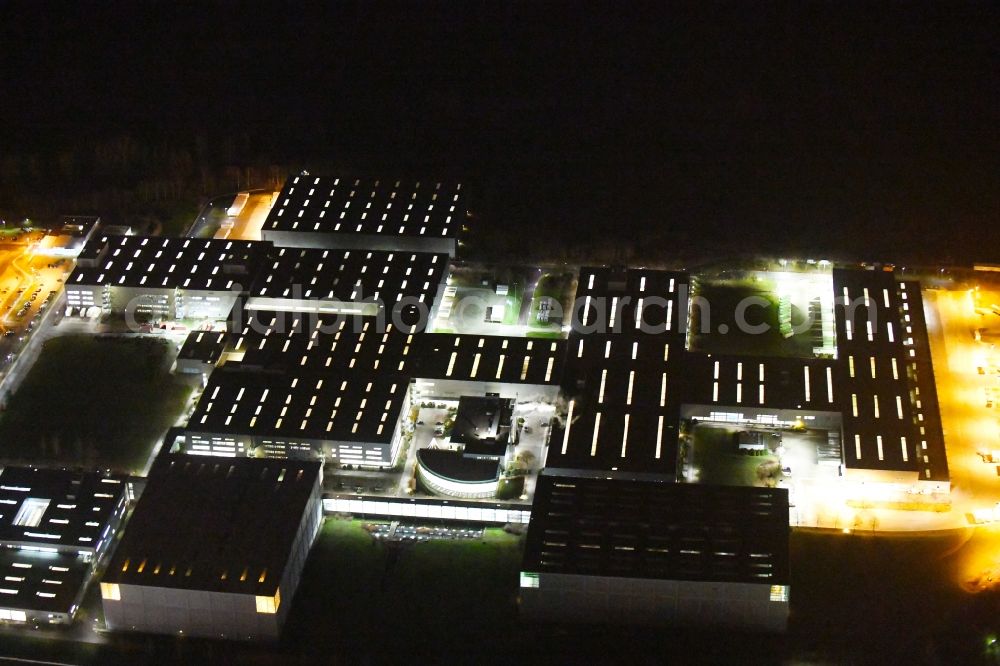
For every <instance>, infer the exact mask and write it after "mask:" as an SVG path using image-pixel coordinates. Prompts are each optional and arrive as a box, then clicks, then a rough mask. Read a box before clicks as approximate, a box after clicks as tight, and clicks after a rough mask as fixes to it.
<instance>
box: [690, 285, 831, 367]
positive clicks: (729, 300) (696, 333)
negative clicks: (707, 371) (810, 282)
mask: <svg viewBox="0 0 1000 666" xmlns="http://www.w3.org/2000/svg"><path fill="white" fill-rule="evenodd" d="M695 297H701V298H702V299H704V302H705V303H707V306H702V307H698V305H697V304H698V303H700V302H701V301H695V300H692V308H691V332H690V333H691V347H692V349H694V350H696V351H701V352H707V353H713V354H759V355H763V356H792V357H799V358H811V357H812V356H813V351H812V350H813V345H812V339H811V337H810V333H809V331H804V332H801V333H797V334H796V335H793V336H792V337H791V338H787V339H786V338H784V337H782V335H781V332H780V330H779V324H778V297H777V295H776V294H775V293H774V291H773V285H772V284H771V283H769V282H767V281H759V282H754V281H751V280H740V281H735V280H734V281H727V282H703V283H701V284H700V285H699V286H698V290H697V293H696V294H695ZM748 298H755V299H763V300H764V301H765V302H766V303H767V304H766V305H762V304H760V301H759V300H758V301H753V302H747V304H748V306H749V307H747V308H746V309H745V311H744V313H743V315H742V320H744V321H745V322H746V323H747V324H749V325H751V326H759V325H760V324H765V325H766V326H767V331H766V332H762V333H750V332H747V331H743V330H740V326H739V325H738V324H737V319H738V318H737V314H736V313H737V308H738V307H739V306H740V304H741V303H743V302H744V299H748ZM806 314H807V313H803V312H802V311H801V310H800V309H799V308H798V307H796V306H794V305H793V306H792V322H793V324H798V323H800V322H802V321H803V320H804V318H805V316H806ZM720 327H721V328H723V329H724V330H725V332H722V331H720V330H719V329H720Z"/></svg>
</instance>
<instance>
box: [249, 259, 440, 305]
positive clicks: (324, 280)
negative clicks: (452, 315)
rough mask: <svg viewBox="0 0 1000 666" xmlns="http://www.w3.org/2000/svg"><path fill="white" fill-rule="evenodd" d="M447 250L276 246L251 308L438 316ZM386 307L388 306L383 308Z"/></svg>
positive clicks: (251, 299)
mask: <svg viewBox="0 0 1000 666" xmlns="http://www.w3.org/2000/svg"><path fill="white" fill-rule="evenodd" d="M449 260H450V258H449V256H448V254H447V253H438V254H432V253H428V252H401V251H378V250H337V249H300V248H289V247H280V248H276V249H275V250H274V252H273V256H272V257H270V258H269V259H268V260H267V262H266V265H265V266H264V267H263V269H262V270H261V272H260V273H259V274H258V275H257V278H256V279H255V280H254V282H253V285H252V287H251V290H250V294H249V298H248V301H247V305H246V307H247V309H250V310H271V311H276V310H277V311H291V312H322V313H341V314H361V315H367V316H376V315H381V316H382V317H384V318H385V319H386V321H391V318H392V315H393V312H392V310H393V308H402V307H409V308H420V309H422V310H423V312H422V313H421V314H422V317H423V320H424V321H425V322H427V321H431V320H432V319H433V317H434V314H435V313H434V312H433V308H434V305H435V303H437V302H438V301H440V297H441V294H442V292H443V289H444V281H445V279H446V278H447V276H448V264H449ZM385 310H387V311H385Z"/></svg>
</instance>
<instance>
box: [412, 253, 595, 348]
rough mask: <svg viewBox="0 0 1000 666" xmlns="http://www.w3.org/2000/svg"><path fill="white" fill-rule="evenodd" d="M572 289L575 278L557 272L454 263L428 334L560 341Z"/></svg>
mask: <svg viewBox="0 0 1000 666" xmlns="http://www.w3.org/2000/svg"><path fill="white" fill-rule="evenodd" d="M575 288H576V281H575V276H574V274H573V273H571V272H566V271H561V270H548V269H543V268H535V267H527V266H513V267H510V266H503V267H497V266H490V265H484V264H466V265H455V266H453V267H452V271H451V275H450V276H449V277H448V282H447V285H446V287H445V292H444V295H443V298H442V301H441V306H440V308H439V309H438V313H437V318H436V320H435V321H434V322H433V323H432V330H433V331H435V332H453V333H469V334H475V335H514V336H519V337H520V336H537V337H557V338H558V337H564V334H563V332H562V327H563V324H564V323H566V322H567V321H568V317H569V316H570V307H571V305H572V302H573V294H574V293H575Z"/></svg>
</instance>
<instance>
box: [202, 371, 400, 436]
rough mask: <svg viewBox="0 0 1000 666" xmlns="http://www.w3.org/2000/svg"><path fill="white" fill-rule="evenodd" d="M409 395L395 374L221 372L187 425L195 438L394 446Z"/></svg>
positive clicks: (214, 376)
mask: <svg viewBox="0 0 1000 666" xmlns="http://www.w3.org/2000/svg"><path fill="white" fill-rule="evenodd" d="M409 389H410V384H409V380H408V379H407V378H405V377H400V376H398V375H392V374H388V375H387V374H380V373H367V374H350V373H349V372H345V371H344V370H343V368H338V369H331V371H330V372H329V373H324V374H316V373H308V372H303V373H299V372H296V371H295V370H294V369H289V370H288V371H287V372H273V371H269V372H260V371H256V370H243V369H241V368H240V367H239V364H229V363H227V364H226V365H225V366H223V367H221V368H217V369H216V370H215V371H214V372H213V373H212V376H211V378H210V379H209V380H208V385H207V386H206V387H205V391H204V393H203V394H202V397H201V399H199V401H198V405H197V406H196V408H195V410H194V413H193V414H192V415H191V418H190V420H189V421H188V425H187V430H188V432H192V433H216V434H230V435H252V436H256V437H280V438H282V439H292V440H339V441H350V442H390V441H392V435H393V431H394V429H395V427H396V422H397V420H398V418H399V414H400V410H401V409H402V408H403V403H404V402H405V400H406V395H407V392H408V391H409Z"/></svg>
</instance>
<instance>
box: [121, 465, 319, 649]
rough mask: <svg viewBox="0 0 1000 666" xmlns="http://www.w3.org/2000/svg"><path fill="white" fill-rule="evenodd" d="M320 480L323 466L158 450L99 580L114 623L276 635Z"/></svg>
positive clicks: (305, 545)
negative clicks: (158, 454)
mask: <svg viewBox="0 0 1000 666" xmlns="http://www.w3.org/2000/svg"><path fill="white" fill-rule="evenodd" d="M321 485H322V470H321V466H320V464H319V463H315V462H295V461H286V460H282V461H276V460H255V459H249V458H231V459H227V460H221V459H208V458H201V459H199V458H194V457H190V456H176V455H169V454H168V455H161V456H159V457H158V458H157V460H156V462H155V464H154V465H153V468H152V470H151V471H150V474H149V479H148V481H147V485H146V489H145V491H144V492H143V494H142V497H141V498H140V500H139V503H138V505H137V506H136V508H135V511H134V513H133V515H132V517H131V519H130V520H129V523H128V527H127V529H126V531H125V536H124V538H123V539H122V541H121V543H120V544H119V545H118V548H117V549H116V550H115V554H114V557H113V558H112V559H111V562H110V564H109V565H108V568H107V571H106V572H105V574H104V577H103V578H102V580H101V597H102V601H103V605H104V616H105V620H106V622H107V626H108V628H109V629H112V630H124V631H139V632H147V633H157V634H172V635H177V634H183V635H188V636H203V637H210V638H228V639H235V640H277V638H278V637H279V635H280V633H281V628H282V625H283V624H284V621H285V618H286V617H287V615H288V610H289V608H290V607H291V604H292V599H293V598H294V596H295V591H296V589H297V588H298V585H299V577H300V575H301V573H302V567H303V566H304V564H305V560H306V557H307V555H308V554H309V549H310V547H311V546H312V543H313V540H314V539H315V537H316V534H317V532H318V531H319V527H320V522H321V515H322V500H321V493H320V488H321Z"/></svg>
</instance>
